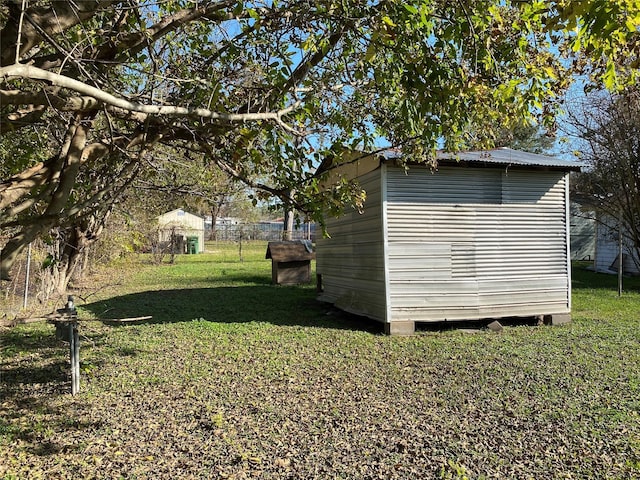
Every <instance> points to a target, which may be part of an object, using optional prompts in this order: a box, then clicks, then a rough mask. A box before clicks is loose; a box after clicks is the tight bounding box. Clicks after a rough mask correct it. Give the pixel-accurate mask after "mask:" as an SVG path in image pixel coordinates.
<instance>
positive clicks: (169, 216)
mask: <svg viewBox="0 0 640 480" xmlns="http://www.w3.org/2000/svg"><path fill="white" fill-rule="evenodd" d="M158 227H159V235H160V238H159V240H160V243H161V244H165V245H166V244H168V243H169V242H171V235H172V234H174V235H176V236H177V237H180V238H182V240H181V242H182V243H180V241H179V242H178V243H179V244H181V245H184V248H181V250H183V252H184V253H192V252H190V251H189V250H188V246H189V239H197V247H196V250H197V251H196V253H202V252H204V218H202V217H199V216H198V215H194V214H192V213H188V212H185V211H184V210H183V209H181V208H178V209H176V210H172V211H170V212H167V213H165V214H164V215H160V216H159V217H158ZM183 252H180V253H183Z"/></svg>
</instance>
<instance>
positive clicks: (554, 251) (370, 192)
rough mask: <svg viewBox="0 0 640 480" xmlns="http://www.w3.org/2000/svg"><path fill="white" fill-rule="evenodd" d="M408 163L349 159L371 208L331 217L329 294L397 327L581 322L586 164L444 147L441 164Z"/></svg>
mask: <svg viewBox="0 0 640 480" xmlns="http://www.w3.org/2000/svg"><path fill="white" fill-rule="evenodd" d="M397 159H398V158H397V156H396V157H395V158H394V155H386V156H385V155H383V156H368V157H365V158H362V159H360V160H358V161H357V162H354V161H350V162H349V167H348V168H349V171H350V172H349V175H351V176H354V177H355V178H357V179H358V181H359V183H360V185H361V186H362V187H363V188H364V190H365V191H366V192H367V200H366V204H365V212H364V213H363V214H359V213H358V212H355V211H351V212H349V213H347V214H346V215H344V216H342V217H340V218H327V219H326V222H327V229H328V232H329V234H330V235H331V238H323V239H320V238H319V239H317V241H316V248H317V259H316V271H317V274H318V286H319V290H320V293H319V299H320V300H323V301H327V302H330V303H333V304H334V305H335V306H336V307H338V308H341V309H343V310H345V311H349V312H352V313H356V314H359V315H365V316H368V317H370V318H372V319H375V320H378V321H380V322H383V323H384V325H385V330H386V332H387V333H389V334H411V333H413V331H414V329H415V324H416V322H435V321H456V320H478V319H485V318H503V317H513V316H521V317H528V316H538V315H544V316H548V318H549V319H550V320H551V321H552V322H553V323H563V322H566V321H569V320H570V312H571V278H570V251H569V250H570V243H569V224H570V222H569V172H570V171H576V170H579V169H580V165H579V164H576V163H574V162H567V161H562V160H558V159H555V158H551V157H547V156H542V155H535V154H530V153H524V152H519V151H514V150H510V149H495V150H489V151H477V152H461V153H459V154H457V155H447V154H444V153H442V154H440V155H439V158H438V169H437V170H436V171H433V170H432V169H430V168H429V167H426V166H418V165H414V166H411V167H410V168H409V170H408V171H405V169H404V168H403V167H402V166H400V165H398V162H397V161H396V160H397Z"/></svg>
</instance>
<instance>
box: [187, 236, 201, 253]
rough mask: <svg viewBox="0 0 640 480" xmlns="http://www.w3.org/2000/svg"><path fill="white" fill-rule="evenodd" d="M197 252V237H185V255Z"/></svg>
mask: <svg viewBox="0 0 640 480" xmlns="http://www.w3.org/2000/svg"><path fill="white" fill-rule="evenodd" d="M198 250H199V249H198V237H187V253H188V254H190V255H194V254H196V253H198Z"/></svg>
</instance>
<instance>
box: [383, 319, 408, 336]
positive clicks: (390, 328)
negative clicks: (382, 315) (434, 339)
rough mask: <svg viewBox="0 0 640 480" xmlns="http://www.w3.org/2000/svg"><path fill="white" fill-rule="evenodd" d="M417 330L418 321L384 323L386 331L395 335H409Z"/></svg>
mask: <svg viewBox="0 0 640 480" xmlns="http://www.w3.org/2000/svg"><path fill="white" fill-rule="evenodd" d="M415 332H416V322H412V321H402V322H387V323H385V324H384V333H386V334H387V335H395V336H408V335H413V334H414V333H415Z"/></svg>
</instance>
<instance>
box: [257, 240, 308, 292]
mask: <svg viewBox="0 0 640 480" xmlns="http://www.w3.org/2000/svg"><path fill="white" fill-rule="evenodd" d="M265 258H267V259H271V283H273V284H275V285H296V284H300V283H309V282H311V260H313V259H314V258H315V253H314V252H313V249H312V248H311V242H306V241H282V242H269V244H268V245H267V253H266V256H265Z"/></svg>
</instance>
